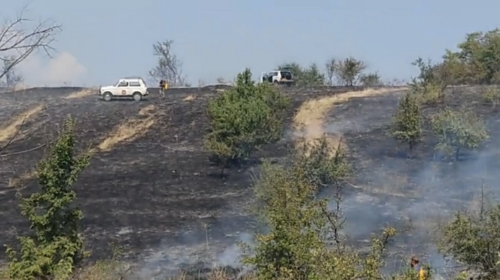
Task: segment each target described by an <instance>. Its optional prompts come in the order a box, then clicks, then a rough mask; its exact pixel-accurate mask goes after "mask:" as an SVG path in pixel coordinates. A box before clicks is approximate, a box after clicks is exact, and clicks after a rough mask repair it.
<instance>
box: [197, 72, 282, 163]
mask: <svg viewBox="0 0 500 280" xmlns="http://www.w3.org/2000/svg"><path fill="white" fill-rule="evenodd" d="M288 104H289V99H288V98H287V97H285V96H284V95H283V94H281V93H280V92H279V91H277V90H276V89H275V88H273V87H272V86H270V85H266V84H255V83H254V82H253V81H252V74H251V72H250V70H248V69H247V70H245V71H244V72H243V73H240V74H238V77H237V81H236V86H235V87H234V88H232V89H230V90H228V91H225V92H223V93H221V94H220V95H219V96H217V97H216V98H215V99H213V100H211V101H210V102H209V105H208V117H209V120H210V127H211V129H210V132H209V133H208V135H207V136H206V139H205V146H206V148H207V149H208V150H209V151H210V152H212V153H213V154H214V155H215V156H216V158H217V162H218V163H219V164H220V165H221V166H222V167H223V168H226V167H228V166H229V165H230V164H231V163H232V162H234V161H235V160H244V159H247V158H248V157H249V156H250V154H251V153H252V152H253V151H255V150H256V149H258V148H260V147H261V146H262V145H264V144H268V143H273V142H276V141H278V140H279V139H281V137H282V134H283V121H284V117H285V114H284V113H285V110H286V108H287V107H288Z"/></svg>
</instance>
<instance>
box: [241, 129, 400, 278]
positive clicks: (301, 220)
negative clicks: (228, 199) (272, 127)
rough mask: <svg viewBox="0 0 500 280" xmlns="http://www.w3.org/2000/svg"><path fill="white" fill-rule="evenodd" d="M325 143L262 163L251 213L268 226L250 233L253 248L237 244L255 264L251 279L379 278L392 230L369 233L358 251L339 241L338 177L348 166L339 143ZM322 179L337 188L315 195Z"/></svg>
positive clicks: (340, 196) (342, 220)
mask: <svg viewBox="0 0 500 280" xmlns="http://www.w3.org/2000/svg"><path fill="white" fill-rule="evenodd" d="M327 143H328V142H327V141H326V139H325V138H322V139H319V140H318V141H317V142H315V143H313V144H306V145H308V146H304V147H303V148H300V149H298V150H297V151H296V153H295V154H294V155H292V156H291V162H289V163H288V164H286V165H272V164H271V163H269V162H266V163H265V164H264V165H263V167H262V172H261V173H260V176H259V178H258V179H257V181H256V184H255V192H256V196H257V198H258V199H259V202H260V203H259V207H258V210H257V211H258V212H257V213H258V214H259V216H260V217H261V219H262V221H263V222H264V223H265V225H266V226H267V227H268V228H269V230H268V231H267V232H266V233H259V234H256V236H255V237H256V240H257V245H256V247H255V249H254V250H251V251H249V249H250V248H249V247H248V246H243V247H244V249H246V252H247V253H248V254H247V255H245V257H244V260H243V261H244V263H246V264H250V265H253V266H254V267H255V268H256V274H257V279H262V280H268V279H277V280H285V279H287V280H295V279H296V280H302V279H312V280H320V279H326V280H330V279H331V280H337V279H339V280H340V279H342V280H344V279H346V280H347V279H380V277H381V275H380V273H379V268H380V265H381V264H383V262H382V253H383V251H384V249H385V246H386V244H387V242H388V241H389V239H390V237H391V236H392V235H394V233H395V232H394V230H393V229H388V230H386V231H385V232H384V234H383V237H382V238H376V237H375V236H374V237H373V249H372V252H371V253H369V254H368V255H367V256H364V257H361V256H360V255H358V253H357V252H356V251H354V250H352V249H351V248H350V247H348V246H346V245H345V244H344V239H345V236H342V235H341V233H340V231H341V229H342V227H343V224H344V219H343V217H342V210H341V207H340V203H341V200H342V191H341V184H340V182H341V181H342V179H343V178H344V177H345V176H346V175H347V174H348V171H349V168H348V165H347V163H346V161H345V157H344V154H343V152H342V150H341V149H340V146H339V147H330V146H329V145H328V144H327ZM326 185H329V186H333V187H335V188H336V189H337V192H336V193H337V194H336V197H335V199H334V200H333V201H328V200H327V199H318V198H317V197H316V196H317V192H318V190H319V188H321V187H324V186H326ZM329 204H330V205H331V204H335V205H334V206H333V207H329V206H330V205H329Z"/></svg>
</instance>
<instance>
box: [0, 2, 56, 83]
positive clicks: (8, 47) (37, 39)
mask: <svg viewBox="0 0 500 280" xmlns="http://www.w3.org/2000/svg"><path fill="white" fill-rule="evenodd" d="M26 11H27V6H25V7H23V9H22V10H21V12H20V13H19V14H18V16H17V17H16V19H14V20H9V19H5V21H4V23H3V25H2V27H0V60H1V61H2V62H3V65H4V67H3V69H2V70H1V71H0V79H2V78H3V77H4V76H6V75H8V73H10V72H11V70H12V69H13V68H14V67H15V66H16V65H18V64H19V63H21V62H22V61H23V60H25V59H26V58H27V57H28V56H30V55H31V54H32V53H34V52H38V51H43V52H45V54H46V55H48V56H49V57H51V52H52V51H54V48H53V47H52V46H51V45H52V43H53V42H54V38H55V35H56V34H57V33H59V32H60V31H61V25H57V24H55V23H54V22H51V21H40V22H38V23H37V24H35V25H34V26H32V27H27V25H28V23H31V22H32V21H31V20H30V19H28V18H27V17H25V13H26Z"/></svg>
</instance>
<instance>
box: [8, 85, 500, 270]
mask: <svg viewBox="0 0 500 280" xmlns="http://www.w3.org/2000/svg"><path fill="white" fill-rule="evenodd" d="M338 91H341V92H346V90H338V89H337V90H329V89H327V88H323V89H294V90H293V91H291V92H290V95H291V96H292V100H293V106H292V108H291V109H290V112H289V119H288V124H287V125H288V126H289V127H290V129H289V133H287V137H286V139H283V141H280V142H278V143H276V144H273V145H270V146H268V147H265V148H264V149H263V150H262V151H260V152H258V154H257V155H256V158H259V157H266V158H279V157H283V156H285V155H286V153H287V149H289V148H290V147H292V146H293V145H294V143H295V142H296V139H297V137H298V134H300V135H301V139H306V140H307V139H312V138H315V137H319V136H321V135H322V134H323V133H328V134H329V135H331V136H332V139H335V138H339V137H340V136H342V137H343V140H344V142H345V145H346V148H347V149H348V153H349V157H350V158H351V160H352V163H353V167H354V169H355V171H356V173H355V176H353V178H352V180H351V182H349V185H348V186H347V187H346V194H345V200H344V207H345V211H346V216H347V219H348V228H347V230H348V232H349V234H350V235H352V236H354V237H355V238H356V239H359V240H364V239H366V238H367V237H368V236H369V233H370V232H373V231H374V230H376V229H377V228H378V227H380V226H383V225H384V224H385V223H392V222H396V223H400V224H405V223H406V222H407V221H409V220H412V221H413V222H415V223H420V222H422V223H423V221H424V218H426V217H427V216H426V215H427V214H429V213H428V212H429V209H436V212H449V211H452V210H455V209H457V207H459V206H464V205H465V203H468V202H470V201H471V200H472V198H473V194H474V193H475V191H477V190H478V188H479V185H480V184H481V177H486V181H487V183H488V182H494V180H496V179H497V178H495V177H494V173H493V171H492V170H494V168H497V165H498V160H497V158H498V149H499V147H498V146H497V145H496V141H495V139H498V137H499V136H500V135H497V134H498V132H497V131H498V129H497V126H499V125H500V124H498V123H497V121H496V119H497V115H498V111H497V110H495V109H493V108H492V107H491V105H488V104H484V103H483V102H480V101H479V100H480V98H479V97H478V94H477V93H474V92H471V91H470V90H469V91H467V90H464V92H463V93H460V94H454V95H453V96H452V98H451V97H449V98H450V100H448V101H447V104H448V105H452V106H459V105H460V104H465V103H467V104H471V105H472V106H474V107H475V110H476V111H477V112H478V113H479V114H480V115H482V117H483V118H484V119H485V120H487V123H488V128H489V130H490V134H491V138H490V141H489V142H488V143H487V144H486V145H485V147H484V148H482V150H480V151H474V152H472V151H466V152H465V153H464V157H463V159H462V160H461V161H459V162H457V163H451V162H447V161H438V160H435V157H433V155H434V154H435V152H434V144H435V139H433V138H432V136H430V134H429V133H426V135H425V137H424V140H423V143H422V144H420V145H419V146H418V147H417V150H416V152H415V154H414V156H413V158H409V157H408V155H407V153H406V146H404V145H402V144H400V143H398V142H396V141H395V140H393V139H392V138H391V137H390V136H389V135H388V133H387V126H388V124H389V122H390V120H391V117H392V113H393V112H394V110H395V108H396V106H397V102H398V99H399V97H400V96H401V93H403V91H401V90H389V91H387V92H386V91H363V92H357V93H352V92H351V93H343V94H342V93H340V94H339V93H338ZM465 91H467V92H465ZM391 92H392V93H391ZM215 94H218V93H217V90H216V89H205V90H201V91H200V90H197V91H192V90H190V91H189V92H188V91H186V92H184V93H183V92H179V93H177V92H176V93H175V94H170V95H168V94H167V95H166V96H165V97H164V98H160V97H158V96H157V95H154V94H153V96H151V97H149V98H148V100H147V101H143V102H132V101H115V102H109V103H107V102H103V101H98V100H97V98H96V96H94V95H92V92H91V91H85V89H74V88H65V89H37V90H36V92H34V90H33V92H29V91H28V92H25V93H3V94H1V95H0V99H1V103H0V106H1V108H2V110H0V129H1V130H0V142H1V143H3V144H5V143H7V142H8V141H9V139H11V138H12V137H14V136H15V139H14V141H12V144H11V145H9V146H8V147H7V148H6V149H4V150H3V151H2V152H1V158H0V160H1V163H0V180H2V184H1V185H0V223H1V225H0V227H1V228H2V229H5V230H2V231H1V232H0V241H1V242H2V244H12V243H13V242H15V236H16V234H17V233H19V232H24V231H26V229H27V225H26V223H25V221H24V219H23V218H22V217H21V216H20V213H19V208H18V201H17V199H16V198H15V192H16V191H17V190H19V191H21V192H22V193H25V194H28V193H29V192H31V191H33V189H34V188H35V185H36V182H34V180H33V168H34V167H35V165H36V163H37V162H38V160H39V159H40V158H41V157H42V155H43V154H44V152H45V150H46V146H45V144H47V143H49V142H50V141H51V140H52V139H54V136H55V132H56V131H57V129H58V125H59V124H60V123H61V121H62V120H63V119H64V117H65V116H67V115H68V114H71V115H72V116H73V117H74V118H75V119H76V120H77V124H78V126H77V137H78V140H79V142H80V144H81V147H80V148H81V150H82V151H84V150H85V149H87V148H88V147H89V145H90V146H91V152H92V153H93V159H92V161H91V164H90V166H89V167H88V168H87V169H86V170H85V171H84V172H83V173H82V175H81V177H80V180H79V181H78V182H77V184H76V186H75V188H76V191H77V195H78V202H77V203H78V204H79V205H80V207H81V208H82V209H83V211H84V213H85V218H84V225H83V226H84V232H85V237H86V239H87V241H88V242H89V247H90V249H92V250H93V253H94V256H95V257H96V258H102V257H106V256H109V253H110V250H111V247H112V246H110V245H111V244H113V243H115V244H118V245H120V246H121V247H122V248H123V251H124V253H125V255H124V257H125V258H127V259H136V260H137V259H139V260H142V261H143V262H145V265H152V266H155V265H158V266H162V267H165V268H166V269H178V268H186V267H189V266H193V265H195V266H196V265H199V266H200V267H203V266H208V264H210V265H209V266H212V265H211V263H212V262H216V263H218V264H220V265H234V264H235V261H236V258H235V257H236V253H237V252H236V247H235V246H234V244H235V241H236V240H238V239H241V238H244V239H245V238H248V234H249V233H251V228H252V227H253V225H252V224H253V222H252V219H251V218H250V217H249V216H248V213H247V211H246V208H247V206H248V205H249V204H250V203H251V199H250V198H251V194H252V190H251V188H250V187H249V185H250V183H251V180H250V179H251V176H250V173H251V171H252V169H253V168H255V166H251V165H249V166H243V167H241V168H239V169H232V170H230V171H229V172H228V174H229V175H228V176H227V177H226V178H220V176H219V172H220V170H219V169H218V168H216V167H214V166H211V164H210V162H209V161H208V157H209V154H207V153H206V152H205V151H204V150H203V135H204V134H205V132H206V130H207V129H208V123H207V118H206V115H205V109H206V105H207V100H208V99H209V98H210V97H212V96H213V95H215ZM337 95H338V97H334V96H337ZM34 96H36V98H35V97H34ZM321 97H324V98H321ZM311 99H313V100H316V101H315V102H310V103H308V102H309V101H308V100H311ZM452 100H453V101H452ZM471 100H476V101H475V103H474V102H471ZM435 110H436V109H431V108H429V109H425V114H426V115H430V114H432V113H433V112H434V111H435ZM300 112H302V114H301V113H300ZM325 116H327V117H326V118H325ZM299 131H300V133H299ZM480 172H482V173H480ZM490 185H491V186H494V185H492V184H490ZM325 195H328V194H327V193H326V194H325ZM415 227H417V226H415ZM425 230H428V229H427V228H426V229H425ZM414 234H415V235H420V234H423V231H418V232H416V233H414ZM415 235H414V236H415ZM405 240H406V239H405ZM405 240H402V241H405ZM0 259H4V254H3V252H2V253H1V254H0ZM146 267H149V266H146Z"/></svg>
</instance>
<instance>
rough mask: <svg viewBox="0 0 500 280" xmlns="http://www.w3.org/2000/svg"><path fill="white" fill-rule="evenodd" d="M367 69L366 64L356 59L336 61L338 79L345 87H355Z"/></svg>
mask: <svg viewBox="0 0 500 280" xmlns="http://www.w3.org/2000/svg"><path fill="white" fill-rule="evenodd" d="M366 67H367V66H366V63H364V62H363V61H361V60H358V59H355V58H354V57H348V58H346V59H344V60H339V61H336V66H335V69H336V76H337V79H338V80H339V82H341V83H342V84H343V85H345V86H354V85H355V84H356V83H357V82H358V80H359V77H360V75H361V74H362V73H363V71H364V70H365V69H366Z"/></svg>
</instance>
